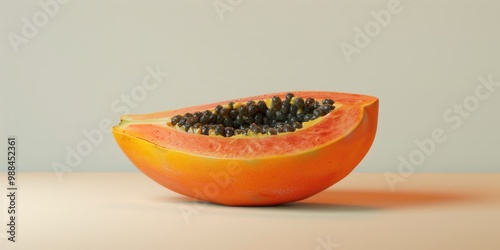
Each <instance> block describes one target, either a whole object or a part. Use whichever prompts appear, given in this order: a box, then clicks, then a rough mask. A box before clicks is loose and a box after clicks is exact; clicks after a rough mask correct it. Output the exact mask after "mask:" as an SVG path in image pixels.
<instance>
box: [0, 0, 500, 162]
mask: <svg viewBox="0 0 500 250" xmlns="http://www.w3.org/2000/svg"><path fill="white" fill-rule="evenodd" d="M216 7H217V8H216ZM499 9H500V4H499V3H498V2H497V1H487V0H481V1H464V0H462V1H451V0H441V1H424V0H415V1H409V0H401V1H390V0H379V1H347V0H346V1H297V0H294V1H290V0H287V1H285V0H280V1H262V0H255V1H249V0H239V1H238V0H220V1H219V0H216V1H194V0H188V1H118V0H109V1H77V0H73V1H62V0H61V2H56V1H55V0H50V1H48V0H41V1H40V2H38V1H24V2H23V3H19V2H15V1H1V2H0V19H1V22H0V35H1V37H2V38H1V39H0V55H1V56H0V72H1V74H0V83H1V87H2V89H1V92H0V95H1V96H0V100H1V103H2V105H1V106H0V116H1V117H2V118H1V122H0V126H1V132H0V140H1V141H2V142H1V143H0V148H1V150H2V152H5V151H6V145H7V143H6V138H7V136H9V135H15V136H17V138H18V143H19V144H18V150H19V167H20V170H21V171H47V172H50V171H53V166H58V164H60V165H65V166H67V167H69V168H70V169H71V171H75V172H87V171H136V170H135V168H134V167H133V166H132V164H131V163H129V161H128V160H127V159H126V158H125V156H124V155H123V154H122V153H121V151H120V150H119V149H118V147H117V146H116V144H115V142H114V140H113V138H112V135H111V134H110V133H102V132H99V131H100V126H101V125H103V126H104V127H107V126H109V124H106V123H109V122H112V123H113V124H114V123H117V122H118V119H119V116H120V115H122V114H124V113H127V112H130V113H149V112H155V111H161V110H166V109H174V108H178V107H183V106H191V105H196V104H202V103H207V102H212V101H219V100H225V99H231V98H235V97H243V96H249V95H255V94H262V93H269V92H274V91H286V90H306V89H314V90H329V91H343V92H354V93H363V94H370V95H374V96H377V97H379V98H380V100H381V104H380V105H381V106H380V120H379V130H378V134H377V138H376V140H375V143H374V145H373V147H372V149H371V151H370V152H369V154H368V155H367V156H366V158H365V160H364V161H363V162H362V163H361V164H360V166H359V167H358V168H357V171H362V172H387V171H389V172H397V171H398V166H403V165H405V164H406V165H408V164H410V165H411V167H410V168H412V169H414V171H417V172H464V171H465V172H498V170H499V167H500V166H499V165H500V164H499V162H500V156H499V155H500V154H499V149H500V143H499V141H500V132H499V125H500V117H499V115H498V114H499V112H498V110H496V109H497V108H498V107H499V105H500V46H499V44H500V29H499V27H500V15H499V13H498V10H499ZM373 13H375V14H373ZM388 14H390V18H389V15H388ZM367 28H368V31H366V29H367ZM360 30H361V31H360ZM349 46H350V47H349ZM342 47H343V48H344V49H345V48H349V49H348V51H350V52H351V53H352V54H350V55H347V54H346V53H344V52H343V51H342V49H341V48H342ZM346 51H347V49H346ZM156 70H158V71H160V72H163V73H159V74H157V75H154V74H153V75H151V73H150V71H156ZM167 73H168V75H167ZM148 75H149V76H150V77H151V79H150V80H151V81H150V82H149V84H150V85H147V86H143V85H142V81H143V78H144V77H145V76H148ZM155 77H156V78H155ZM479 79H484V80H479ZM153 80H154V81H153ZM488 81H489V83H488ZM156 82H157V84H156ZM484 82H486V83H484ZM145 87H148V88H145ZM126 96H131V97H130V99H129V100H128V101H127V99H124V98H126ZM460 106H461V107H460ZM460 110H462V111H460ZM101 123H102V124H101ZM100 124H101V125H100ZM433 131H437V132H433ZM106 132H109V131H108V130H106ZM85 133H90V134H91V135H93V136H94V137H93V138H94V139H93V140H89V139H88V138H87V137H86V135H85ZM101 133H102V139H101V138H100V137H99V134H101ZM432 133H441V134H442V135H441V136H438V137H439V138H434V139H435V142H432V143H430V140H431V139H429V138H432ZM416 140H417V141H419V142H420V143H424V144H425V143H426V144H425V145H426V146H427V149H426V150H424V149H421V148H420V147H419V146H418V144H417V143H416V142H415V141H416ZM89 143H90V144H89ZM92 143H93V144H92ZM84 144H85V145H86V146H88V145H91V146H90V148H87V149H86V151H85V152H84V153H85V155H81V154H80V156H81V157H79V158H80V159H71V160H70V161H67V159H66V158H67V157H68V154H70V153H69V152H71V151H72V150H76V149H77V148H78V147H79V146H80V147H83V146H85V145H84ZM431 144H434V145H435V147H431ZM5 154H6V153H5ZM2 158H3V159H4V160H3V161H6V159H5V158H6V156H5V155H4V157H2ZM405 161H408V163H405ZM2 165H4V166H5V164H2ZM60 165H59V166H60ZM1 171H5V169H4V168H2V169H1Z"/></svg>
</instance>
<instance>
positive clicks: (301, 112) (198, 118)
mask: <svg viewBox="0 0 500 250" xmlns="http://www.w3.org/2000/svg"><path fill="white" fill-rule="evenodd" d="M292 100H293V101H292ZM334 103H335V102H334V101H333V100H331V99H324V100H323V101H322V102H321V103H320V102H319V101H316V100H315V99H314V98H312V97H308V98H306V99H304V98H302V97H294V95H293V93H288V94H286V97H285V99H284V100H281V98H280V97H278V96H273V98H272V99H271V105H270V107H268V106H267V105H266V102H264V101H262V100H260V101H257V102H256V101H248V102H247V103H241V104H239V105H235V103H233V102H229V103H228V104H227V105H224V106H222V105H217V106H216V107H215V109H214V111H209V110H205V111H202V112H195V113H186V114H184V115H176V116H174V117H172V119H171V121H170V123H171V124H172V126H178V127H179V128H182V129H184V130H185V131H186V132H192V133H200V134H202V135H209V134H210V133H211V132H212V133H214V134H215V135H221V136H225V137H231V136H233V135H257V134H268V135H277V134H278V133H286V132H293V131H295V130H297V129H300V128H302V123H303V122H308V121H312V120H314V119H316V118H318V117H322V116H324V115H326V114H328V113H330V112H331V111H332V110H334V109H335V106H334Z"/></svg>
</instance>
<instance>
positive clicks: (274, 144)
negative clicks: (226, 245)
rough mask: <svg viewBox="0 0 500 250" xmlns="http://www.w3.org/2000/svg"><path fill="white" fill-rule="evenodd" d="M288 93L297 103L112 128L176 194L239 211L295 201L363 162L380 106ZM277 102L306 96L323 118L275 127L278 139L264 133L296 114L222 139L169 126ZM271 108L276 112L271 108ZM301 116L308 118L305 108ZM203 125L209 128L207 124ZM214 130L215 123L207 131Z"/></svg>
mask: <svg viewBox="0 0 500 250" xmlns="http://www.w3.org/2000/svg"><path fill="white" fill-rule="evenodd" d="M292 93H293V95H294V96H295V97H294V99H292V98H291V97H290V96H287V94H288V93H287V92H283V93H272V94H267V95H260V96H253V97H248V98H241V99H236V100H230V101H224V102H218V103H212V104H207V105H200V106H195V107H188V108H182V109H177V110H170V111H164V112H158V113H152V114H146V115H126V116H123V117H122V120H121V122H120V124H119V125H117V126H115V127H114V128H113V134H114V137H115V139H116V141H117V143H118V145H119V146H120V148H121V149H122V150H123V152H124V153H125V154H126V155H127V157H128V158H129V159H130V160H131V161H132V163H133V164H134V165H135V166H136V167H137V168H138V169H139V170H141V171H142V172H143V173H145V174H146V175H147V176H149V177H150V178H152V179H153V180H155V181H156V182H158V183H159V184H161V185H163V186H165V187H167V188H169V189H171V190H173V191H175V192H178V193H180V194H183V195H186V196H189V197H193V198H196V199H201V200H206V201H210V202H214V203H219V204H224V205H238V206H257V205H275V204H282V203H287V202H293V201H298V200H301V199H305V198H307V197H309V196H311V195H314V194H316V193H318V192H320V191H322V190H324V189H326V188H328V187H329V186H331V185H333V184H334V183H336V182H338V181H339V180H341V179H342V178H344V177H345V176H347V175H348V174H349V173H350V172H351V171H352V170H353V169H354V168H355V167H356V166H357V165H358V163H359V162H360V161H361V160H362V159H363V157H364V156H365V155H366V153H367V152H368V150H369V148H370V147H371V144H372V142H373V140H374V138H375V133H376V129H377V119H378V99H377V98H376V97H372V96H366V95H358V94H347V93H337V92H323V91H299V92H292ZM274 97H279V98H280V99H282V100H289V101H291V103H292V106H293V105H294V103H295V98H300V97H302V98H304V100H306V98H308V97H310V98H313V99H314V100H316V101H319V103H320V104H317V105H315V108H317V109H319V108H320V106H321V105H322V103H324V107H325V108H324V109H325V110H328V112H324V113H321V114H320V113H318V112H316V113H315V114H314V115H311V117H314V119H312V120H307V121H306V120H303V119H302V121H300V122H299V123H300V126H297V127H296V128H293V131H292V130H283V129H281V128H278V127H276V129H277V130H278V129H281V130H282V131H281V132H280V133H277V134H271V133H267V132H264V131H266V130H267V131H270V129H274V127H272V126H271V125H275V124H276V123H281V124H293V122H292V121H290V119H292V118H290V117H293V115H290V116H288V117H289V119H288V120H281V121H278V122H276V121H271V120H268V121H267V122H261V123H257V124H256V123H255V122H254V123H253V124H254V125H251V124H242V125H241V126H240V127H237V126H234V125H233V124H231V123H229V125H233V126H234V127H236V130H238V129H239V130H241V131H243V133H244V134H238V135H236V134H234V135H233V134H230V136H228V134H225V136H228V137H225V136H222V135H216V134H215V133H214V132H212V133H210V134H208V135H205V134H202V132H201V128H202V127H201V126H202V125H199V126H197V128H194V129H193V128H185V127H182V126H180V125H179V124H176V122H175V121H174V122H172V118H173V117H175V116H177V118H176V119H174V120H177V121H178V120H180V118H179V116H183V117H186V114H194V113H196V112H199V113H200V112H203V111H209V112H212V113H216V114H220V107H219V110H218V111H216V109H217V108H216V107H217V106H218V105H220V106H226V107H227V105H228V103H231V104H235V106H240V105H243V106H245V105H246V104H247V103H249V101H255V103H257V102H258V101H264V102H265V103H266V108H268V109H273V105H275V104H276V103H273V98H274ZM323 100H327V101H324V102H323ZM331 101H333V102H334V104H333V102H331ZM328 105H331V106H332V107H330V108H329V107H328ZM283 106H285V105H284V104H283ZM312 106H313V104H311V107H312ZM248 107H250V106H248ZM299 107H300V105H299ZM232 109H233V110H236V109H235V107H232ZM274 109H275V110H276V111H280V108H278V107H277V106H276V105H275V107H274ZM257 110H258V109H257ZM261 110H262V109H261ZM298 110H299V111H297V112H298V113H300V112H306V111H305V110H306V108H304V111H302V110H301V109H300V108H298ZM311 110H313V109H312V108H311V109H310V110H309V111H311ZM209 112H207V113H206V114H208V113H209ZM223 112H226V111H223ZM227 112H229V111H227ZM242 112H246V111H242ZM256 112H257V113H258V112H259V111H256ZM226 114H228V113H226ZM311 114H312V113H311ZM226 117H227V116H226ZM245 117H246V116H245ZM198 118H199V117H198ZM300 119H301V118H299V120H300ZM292 120H293V119H292ZM196 121H198V122H199V121H200V119H198V120H196ZM194 122H195V121H193V122H192V123H194ZM205 123H206V124H205V125H206V126H207V127H208V126H209V123H207V122H206V121H205ZM226 125H228V123H226ZM278 125H279V124H278ZM215 126H216V125H215V123H214V124H212V128H215ZM221 126H222V125H221ZM252 126H254V127H255V126H257V127H259V128H258V129H256V130H255V131H257V132H245V130H246V131H249V130H251V129H252V128H254V127H252ZM281 126H283V125H281ZM225 128H227V126H225ZM240 128H241V129H240ZM229 130H233V131H234V128H233V127H231V128H230V129H229ZM214 131H215V130H214ZM245 133H247V134H245Z"/></svg>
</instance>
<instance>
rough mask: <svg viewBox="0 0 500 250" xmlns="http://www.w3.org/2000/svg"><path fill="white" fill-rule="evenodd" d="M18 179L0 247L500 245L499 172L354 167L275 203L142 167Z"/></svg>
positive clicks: (0, 203) (2, 205)
mask: <svg viewBox="0 0 500 250" xmlns="http://www.w3.org/2000/svg"><path fill="white" fill-rule="evenodd" d="M6 184H7V183H6V175H5V173H2V174H0V185H1V186H2V187H4V189H5V192H4V195H2V196H1V197H0V214H1V215H2V217H1V218H2V220H1V225H2V226H4V225H5V224H6V223H7V220H6V216H7V211H6V207H7V199H6V194H5V193H6V192H7V190H6ZM18 186H19V193H18V201H17V205H18V218H19V220H18V229H17V230H18V231H17V242H16V243H11V242H9V241H7V240H6V234H5V233H4V232H5V230H3V229H4V228H5V227H2V231H1V232H0V240H1V242H0V249H2V250H4V249H311V250H313V249H403V250H404V249H419V250H421V249H468V250H469V249H496V250H498V249H500V174H413V175H411V176H409V177H408V178H406V179H405V182H402V183H399V184H398V185H397V186H396V191H395V192H392V191H391V190H390V189H389V186H388V184H387V182H386V180H385V178H384V175H383V174H367V173H353V174H351V175H349V176H348V177H347V178H345V179H344V180H342V181H341V182H339V183H338V184H336V185H335V186H333V187H331V188H330V189H328V190H326V191H324V192H322V193H320V194H318V195H316V196H313V197H311V198H309V199H307V200H304V201H302V202H299V203H293V204H288V205H282V206H274V207H224V206H219V205H213V204H206V203H199V202H193V201H192V200H191V199H188V198H185V197H183V196H181V195H178V194H176V193H173V192H171V191H169V190H167V189H165V188H163V187H161V186H160V185H158V184H156V183H154V182H153V181H151V180H149V179H148V178H147V177H145V176H144V175H142V174H141V173H71V174H65V175H64V178H63V181H62V182H59V181H58V180H57V178H56V176H55V174H53V173H19V174H18ZM182 209H184V210H186V211H191V212H193V213H192V214H191V215H190V216H184V217H183V213H181V210H182Z"/></svg>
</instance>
